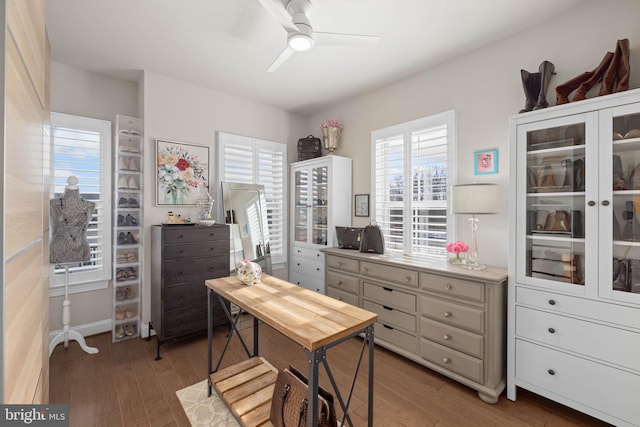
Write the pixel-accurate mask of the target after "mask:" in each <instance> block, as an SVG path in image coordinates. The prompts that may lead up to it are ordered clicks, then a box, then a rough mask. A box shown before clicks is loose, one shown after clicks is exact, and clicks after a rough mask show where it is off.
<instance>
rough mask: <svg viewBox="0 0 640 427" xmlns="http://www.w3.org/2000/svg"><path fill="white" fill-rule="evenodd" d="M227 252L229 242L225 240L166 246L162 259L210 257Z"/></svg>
mask: <svg viewBox="0 0 640 427" xmlns="http://www.w3.org/2000/svg"><path fill="white" fill-rule="evenodd" d="M227 252H229V242H228V241H227V240H212V241H208V242H203V243H189V244H184V245H166V246H165V247H164V259H165V260H171V259H185V258H198V257H210V256H215V255H220V254H226V253H227Z"/></svg>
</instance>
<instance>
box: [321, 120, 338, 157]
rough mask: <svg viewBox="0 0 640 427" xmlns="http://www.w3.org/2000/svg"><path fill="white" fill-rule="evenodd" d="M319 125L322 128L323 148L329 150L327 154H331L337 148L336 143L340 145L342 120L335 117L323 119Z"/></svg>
mask: <svg viewBox="0 0 640 427" xmlns="http://www.w3.org/2000/svg"><path fill="white" fill-rule="evenodd" d="M320 127H321V128H322V140H323V142H324V148H325V149H327V150H329V154H333V152H334V151H335V150H336V149H337V148H338V145H340V135H341V134H342V122H341V121H340V120H336V119H331V120H325V121H324V122H322V123H321V124H320Z"/></svg>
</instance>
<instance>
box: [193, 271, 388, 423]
mask: <svg viewBox="0 0 640 427" xmlns="http://www.w3.org/2000/svg"><path fill="white" fill-rule="evenodd" d="M205 283H206V286H207V293H208V298H209V307H212V304H213V302H214V299H213V298H214V294H215V295H216V296H217V297H218V299H220V300H223V299H224V300H228V301H231V302H233V303H234V304H236V305H237V306H238V307H240V309H241V310H242V311H245V312H247V313H249V314H251V315H252V316H253V317H254V347H253V355H252V354H250V352H249V351H248V349H247V347H246V346H245V345H244V342H243V343H242V344H243V346H244V348H245V350H246V351H247V355H248V356H249V357H252V356H253V357H256V358H257V356H258V328H257V324H258V320H261V321H263V322H264V323H265V324H267V325H269V326H271V327H273V328H274V329H276V330H277V331H279V332H280V333H282V334H283V335H285V336H286V337H288V338H289V339H291V340H293V341H294V342H296V343H298V344H299V345H300V346H302V348H303V349H304V351H305V353H306V354H307V359H308V361H309V369H308V379H309V402H311V408H310V410H309V412H308V413H309V414H310V417H308V419H307V426H309V427H312V426H315V425H317V422H318V421H317V416H318V410H317V393H318V367H319V365H320V364H321V363H322V364H323V366H324V367H325V370H326V371H327V374H328V376H329V380H330V382H331V384H332V386H333V388H334V392H335V394H336V397H337V403H338V404H340V406H341V407H342V410H343V412H345V413H346V414H347V416H346V417H345V419H346V421H347V422H348V423H350V424H352V423H351V420H350V417H349V416H348V403H349V402H350V400H351V396H350V395H349V396H348V399H347V400H346V404H345V400H344V399H343V398H342V396H341V394H340V392H339V390H337V387H336V384H335V380H334V378H333V375H332V373H331V370H330V368H329V365H328V363H327V360H326V350H327V349H329V348H331V347H333V346H335V345H338V344H340V343H341V342H343V341H345V340H347V339H349V338H352V337H355V336H357V335H359V334H364V338H365V340H364V343H363V351H364V346H368V350H369V369H368V376H369V387H368V389H369V390H368V391H369V402H368V406H369V407H368V409H369V414H368V416H369V420H368V421H369V426H372V425H373V324H374V323H375V321H376V319H377V317H378V316H377V315H376V314H375V313H372V312H369V311H366V310H363V309H361V308H358V307H355V306H353V305H350V304H347V303H344V302H342V301H339V300H336V299H334V298H331V297H327V296H325V295H322V294H319V293H317V292H313V291H310V290H308V289H305V288H302V287H300V286H297V285H294V284H292V283H289V282H286V281H284V280H280V279H278V278H276V277H272V276H268V275H263V276H262V281H261V283H259V284H256V285H254V286H246V285H244V284H243V283H242V282H240V280H238V279H237V278H236V277H234V276H231V277H223V278H220V279H212V280H207V281H206V282H205ZM223 306H224V305H223ZM224 307H226V306H224ZM226 314H227V316H228V317H229V319H230V321H231V324H232V333H231V334H229V338H228V340H229V339H231V337H232V336H233V332H235V333H236V336H237V337H238V338H239V339H240V340H241V341H242V338H241V337H240V335H239V334H238V333H237V332H238V331H237V329H236V325H235V323H234V322H233V321H232V318H231V314H230V313H229V312H228V311H227V313H226ZM208 335H209V358H208V359H209V391H210V392H211V387H216V383H217V382H219V381H220V380H223V379H226V380H227V381H228V375H229V373H230V372H233V371H234V368H233V367H230V368H225V369H224V370H221V371H220V372H218V369H219V366H220V361H221V360H222V357H223V356H224V350H223V352H222V355H221V356H220V360H219V361H218V364H217V366H216V368H215V369H214V368H213V360H212V352H211V348H212V339H211V336H212V326H211V322H210V323H209V334H208ZM225 349H226V346H225ZM361 356H362V355H361ZM361 360H362V358H361V357H360V359H359V360H358V361H359V362H361ZM242 363H245V362H242ZM265 363H266V361H265ZM266 364H267V365H268V363H266ZM359 367H360V363H358V370H359ZM270 368H272V367H270ZM358 370H356V374H357V371H358ZM222 371H225V372H222ZM271 376H273V375H271ZM354 382H355V377H354ZM260 384H261V385H260V387H262V388H265V387H266V386H265V384H264V381H261V382H260ZM352 389H353V387H352ZM267 390H268V389H267ZM350 393H351V391H350ZM253 394H258V393H257V390H254V391H253ZM263 394H268V393H263ZM221 397H222V398H223V399H224V400H225V401H227V399H225V396H224V391H223V393H222V395H221ZM227 403H228V404H229V402H227ZM244 403H245V404H246V402H244ZM259 406H261V407H262V411H263V412H264V409H265V407H266V405H265V402H261V403H260V405H259ZM269 406H270V403H269ZM231 409H232V411H233V412H234V414H235V415H236V417H237V418H239V421H240V422H241V423H243V424H245V425H248V421H247V422H245V421H244V420H243V416H242V415H241V414H238V413H236V411H235V410H234V408H233V406H232V407H231ZM245 418H246V419H252V420H253V419H254V418H253V417H249V416H247V417H245Z"/></svg>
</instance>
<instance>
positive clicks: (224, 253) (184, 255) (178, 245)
mask: <svg viewBox="0 0 640 427" xmlns="http://www.w3.org/2000/svg"><path fill="white" fill-rule="evenodd" d="M228 275H229V227H227V226H226V225H212V226H201V225H154V226H152V227H151V325H150V327H151V328H153V329H154V330H155V331H156V335H157V337H158V349H157V358H158V359H159V358H160V345H161V344H162V343H163V342H165V341H167V340H170V339H177V338H183V337H187V336H189V335H194V334H197V333H201V332H206V330H207V291H206V286H205V284H204V282H205V280H207V279H215V278H218V277H225V276H228ZM216 308H217V309H215V310H214V315H213V325H214V326H218V325H228V321H227V318H226V316H225V315H224V311H223V310H222V307H216Z"/></svg>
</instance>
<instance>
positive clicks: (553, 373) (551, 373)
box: [547, 369, 556, 375]
mask: <svg viewBox="0 0 640 427" xmlns="http://www.w3.org/2000/svg"><path fill="white" fill-rule="evenodd" d="M547 372H548V373H549V375H555V374H556V371H554V370H553V369H549V370H548V371H547Z"/></svg>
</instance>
